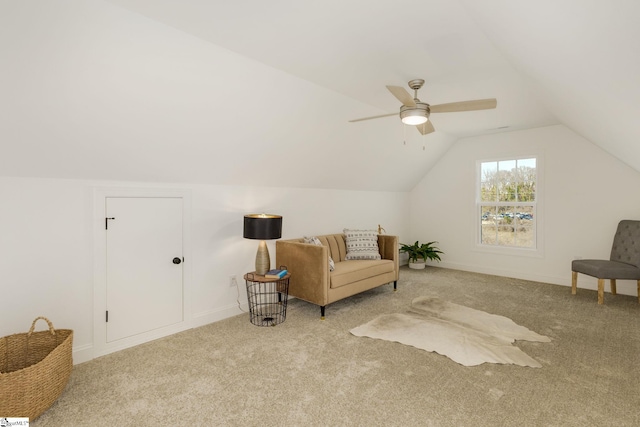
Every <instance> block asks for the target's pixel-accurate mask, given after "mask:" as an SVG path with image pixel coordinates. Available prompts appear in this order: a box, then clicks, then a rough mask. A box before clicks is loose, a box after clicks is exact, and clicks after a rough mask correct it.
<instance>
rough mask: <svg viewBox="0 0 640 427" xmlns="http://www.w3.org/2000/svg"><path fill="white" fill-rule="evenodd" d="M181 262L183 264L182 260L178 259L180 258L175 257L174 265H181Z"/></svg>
mask: <svg viewBox="0 0 640 427" xmlns="http://www.w3.org/2000/svg"><path fill="white" fill-rule="evenodd" d="M181 262H182V260H181V259H180V258H178V257H175V258H174V259H173V263H174V264H180V263H181Z"/></svg>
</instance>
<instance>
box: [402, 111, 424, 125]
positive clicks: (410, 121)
mask: <svg viewBox="0 0 640 427" xmlns="http://www.w3.org/2000/svg"><path fill="white" fill-rule="evenodd" d="M418 113H420V112H418ZM427 120H428V119H427V118H426V117H425V116H423V115H420V114H416V115H405V116H404V117H403V118H402V123H404V124H405V125H421V124H423V123H426V122H427Z"/></svg>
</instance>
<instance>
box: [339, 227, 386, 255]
mask: <svg viewBox="0 0 640 427" xmlns="http://www.w3.org/2000/svg"><path fill="white" fill-rule="evenodd" d="M344 235H345V240H346V245H347V256H346V257H345V259H347V260H358V259H369V260H377V259H380V258H382V257H381V256H380V249H379V248H378V232H377V231H375V230H350V229H348V228H345V229H344Z"/></svg>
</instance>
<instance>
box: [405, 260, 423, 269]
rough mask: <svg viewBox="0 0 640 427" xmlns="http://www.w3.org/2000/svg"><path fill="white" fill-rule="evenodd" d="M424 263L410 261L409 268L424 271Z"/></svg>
mask: <svg viewBox="0 0 640 427" xmlns="http://www.w3.org/2000/svg"><path fill="white" fill-rule="evenodd" d="M425 265H426V264H425V262H424V261H418V262H411V261H409V268H413V269H414V270H422V269H423V268H424V267H425Z"/></svg>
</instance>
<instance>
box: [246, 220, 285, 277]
mask: <svg viewBox="0 0 640 427" xmlns="http://www.w3.org/2000/svg"><path fill="white" fill-rule="evenodd" d="M281 236H282V217H281V216H280V215H271V214H251V215H245V216H244V232H243V237H244V238H245V239H256V240H260V244H259V245H258V253H256V274H259V275H261V276H264V274H265V273H266V272H267V271H269V268H270V267H271V259H270V258H269V249H268V248H267V243H266V242H265V240H272V239H279V238H280V237H281Z"/></svg>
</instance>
